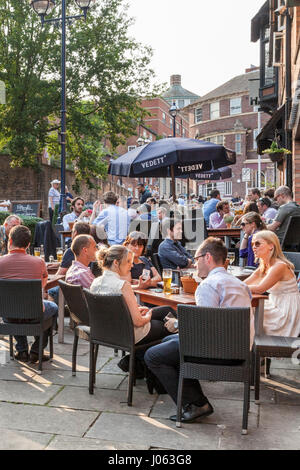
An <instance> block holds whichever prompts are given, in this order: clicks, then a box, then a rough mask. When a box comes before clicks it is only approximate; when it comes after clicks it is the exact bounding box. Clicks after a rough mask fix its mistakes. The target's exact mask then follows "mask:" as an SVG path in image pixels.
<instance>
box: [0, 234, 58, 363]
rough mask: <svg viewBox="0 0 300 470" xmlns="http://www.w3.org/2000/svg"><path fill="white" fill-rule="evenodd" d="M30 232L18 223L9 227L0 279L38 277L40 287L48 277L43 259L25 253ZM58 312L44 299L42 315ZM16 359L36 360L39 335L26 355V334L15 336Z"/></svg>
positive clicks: (44, 339) (44, 359)
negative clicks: (6, 251) (6, 252)
mask: <svg viewBox="0 0 300 470" xmlns="http://www.w3.org/2000/svg"><path fill="white" fill-rule="evenodd" d="M30 241H31V233H30V230H29V228H27V227H25V226H24V225H19V226H16V227H14V228H12V229H11V231H10V233H9V241H8V246H9V253H8V255H5V256H2V257H1V258H0V278H1V279H40V280H41V281H42V288H44V287H45V285H46V283H47V279H48V273H47V267H46V264H45V261H44V260H43V259H41V258H37V257H35V256H30V255H28V254H27V253H26V250H27V248H29V246H30ZM57 313H58V308H57V305H56V304H55V303H53V302H49V301H46V300H44V316H45V318H49V317H52V316H56V315H57ZM48 336H49V331H45V332H44V336H43V348H45V347H46V346H47V343H48ZM15 340H16V342H17V344H16V350H17V354H16V359H18V360H19V361H22V362H27V361H28V359H30V361H31V362H37V361H38V352H39V337H38V336H37V337H36V338H35V342H34V343H33V345H32V346H31V350H30V355H29V356H28V343H27V337H26V336H15ZM48 359H49V356H43V361H46V360H48Z"/></svg>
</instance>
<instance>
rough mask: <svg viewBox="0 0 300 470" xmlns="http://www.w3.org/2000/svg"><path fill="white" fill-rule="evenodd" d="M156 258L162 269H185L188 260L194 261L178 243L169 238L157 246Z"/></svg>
mask: <svg viewBox="0 0 300 470" xmlns="http://www.w3.org/2000/svg"><path fill="white" fill-rule="evenodd" d="M158 256H159V260H160V262H161V265H162V267H163V269H177V267H179V268H186V267H187V265H188V262H189V260H190V259H191V260H194V259H193V257H192V255H190V254H189V253H188V252H187V250H186V249H185V248H184V247H183V246H182V245H181V243H180V242H178V241H177V242H175V241H173V240H171V239H170V238H166V239H165V240H164V241H163V242H162V243H161V244H160V245H159V248H158Z"/></svg>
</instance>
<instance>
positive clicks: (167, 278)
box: [163, 269, 172, 294]
mask: <svg viewBox="0 0 300 470" xmlns="http://www.w3.org/2000/svg"><path fill="white" fill-rule="evenodd" d="M163 281H164V294H172V287H171V283H172V269H164V270H163Z"/></svg>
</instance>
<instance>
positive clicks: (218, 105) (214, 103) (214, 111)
mask: <svg viewBox="0 0 300 470" xmlns="http://www.w3.org/2000/svg"><path fill="white" fill-rule="evenodd" d="M214 105H216V106H217V109H215V110H212V106H214ZM216 112H217V113H218V115H217V116H214V113H216ZM209 117H210V120H211V121H214V120H215V119H219V118H220V101H214V102H213V103H210V105H209Z"/></svg>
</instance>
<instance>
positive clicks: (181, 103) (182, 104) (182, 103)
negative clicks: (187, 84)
mask: <svg viewBox="0 0 300 470" xmlns="http://www.w3.org/2000/svg"><path fill="white" fill-rule="evenodd" d="M178 108H184V100H178Z"/></svg>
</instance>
